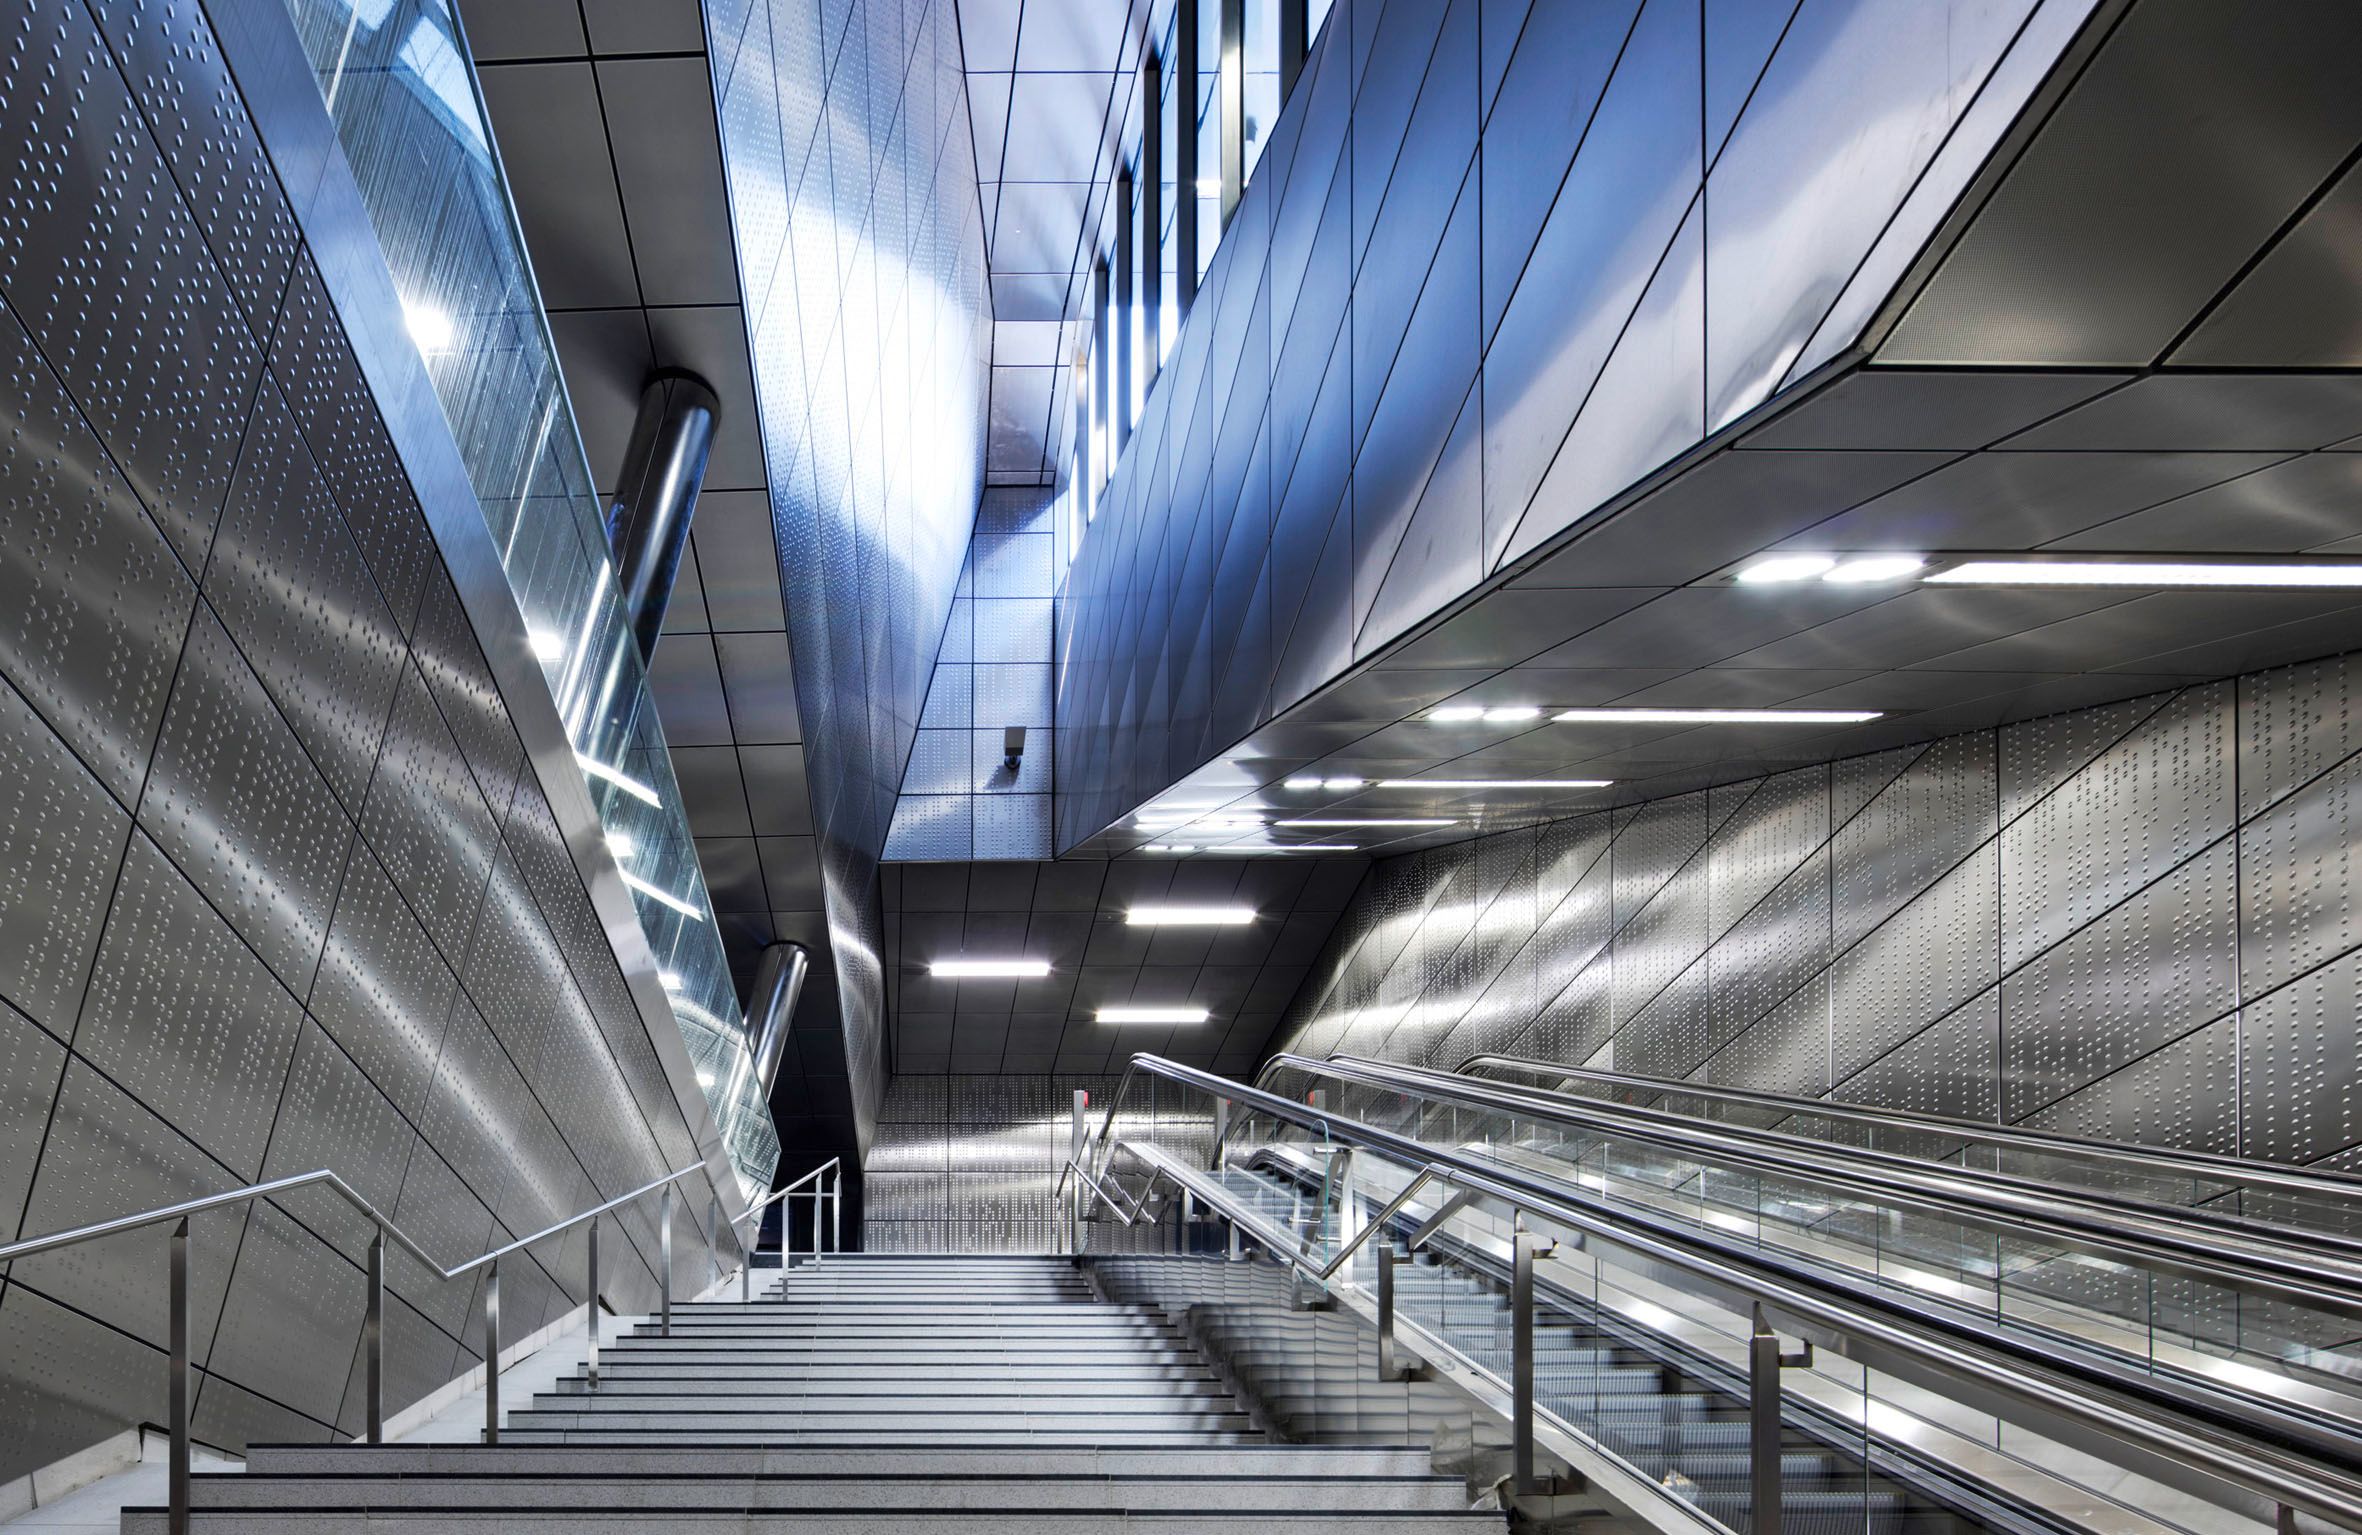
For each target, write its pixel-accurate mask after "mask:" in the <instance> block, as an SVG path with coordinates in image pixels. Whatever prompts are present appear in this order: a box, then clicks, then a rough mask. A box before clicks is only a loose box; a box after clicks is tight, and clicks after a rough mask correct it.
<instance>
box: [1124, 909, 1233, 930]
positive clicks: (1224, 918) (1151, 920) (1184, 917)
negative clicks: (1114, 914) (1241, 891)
mask: <svg viewBox="0 0 2362 1535" xmlns="http://www.w3.org/2000/svg"><path fill="white" fill-rule="evenodd" d="M1254 920H1255V908H1254V907H1252V906H1135V907H1133V908H1132V909H1131V910H1129V911H1127V912H1125V913H1124V921H1126V922H1128V923H1130V924H1131V925H1132V926H1133V927H1239V926H1242V925H1244V924H1246V923H1249V922H1252V921H1254Z"/></svg>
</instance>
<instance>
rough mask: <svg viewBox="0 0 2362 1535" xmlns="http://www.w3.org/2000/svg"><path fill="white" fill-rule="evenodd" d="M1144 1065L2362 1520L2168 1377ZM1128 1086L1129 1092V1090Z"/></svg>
mask: <svg viewBox="0 0 2362 1535" xmlns="http://www.w3.org/2000/svg"><path fill="white" fill-rule="evenodd" d="M1142 1070H1145V1071H1148V1072H1150V1073H1151V1074H1153V1075H1156V1076H1159V1077H1163V1078H1165V1079H1166V1080H1169V1081H1174V1082H1178V1083H1181V1084H1183V1085H1185V1086H1188V1087H1192V1088H1194V1089H1196V1090H1198V1091H1201V1092H1204V1093H1207V1094H1209V1095H1213V1096H1216V1097H1223V1098H1229V1099H1231V1100H1233V1101H1235V1102H1243V1103H1246V1104H1248V1105H1249V1106H1250V1107H1252V1108H1254V1109H1256V1110H1257V1111H1259V1112H1261V1113H1265V1114H1268V1115H1270V1116H1272V1117H1274V1118H1277V1119H1281V1120H1285V1121H1287V1122H1289V1123H1292V1124H1295V1125H1297V1126H1298V1127H1299V1128H1304V1127H1306V1126H1308V1125H1309V1124H1310V1123H1311V1122H1312V1121H1313V1120H1315V1119H1318V1120H1319V1121H1320V1122H1321V1123H1322V1124H1323V1125H1324V1127H1325V1128H1326V1129H1327V1131H1328V1133H1329V1134H1330V1135H1331V1136H1332V1137H1333V1138H1334V1139H1335V1140H1337V1141H1339V1142H1342V1143H1343V1144H1345V1145H1348V1146H1351V1147H1355V1148H1357V1149H1366V1150H1368V1151H1370V1152H1372V1153H1374V1154H1377V1155H1379V1156H1383V1157H1386V1158H1388V1159H1389V1160H1391V1161H1393V1162H1395V1163H1396V1164H1397V1165H1399V1166H1403V1167H1420V1168H1422V1169H1424V1168H1426V1167H1429V1166H1432V1167H1434V1168H1435V1169H1437V1172H1438V1175H1439V1176H1441V1177H1442V1178H1443V1179H1444V1180H1445V1181H1448V1182H1449V1183H1451V1184H1453V1185H1455V1186H1456V1187H1458V1188H1461V1189H1464V1190H1469V1191H1472V1192H1474V1193H1477V1194H1481V1195H1485V1196H1488V1197H1490V1198H1493V1199H1495V1200H1498V1201H1500V1202H1502V1203H1505V1204H1508V1205H1510V1206H1511V1207H1513V1208H1515V1209H1518V1210H1522V1211H1525V1212H1527V1213H1529V1214H1533V1215H1537V1216H1540V1217H1543V1218H1545V1219H1547V1220H1549V1221H1552V1222H1554V1223H1557V1224H1559V1225H1562V1226H1565V1227H1568V1228H1570V1229H1572V1230H1574V1231H1576V1232H1579V1233H1581V1234H1582V1236H1583V1237H1584V1238H1585V1239H1586V1240H1596V1241H1599V1242H1602V1243H1605V1244H1608V1245H1610V1246H1613V1247H1615V1248H1618V1249H1621V1250H1623V1251H1625V1252H1628V1253H1630V1254H1632V1255H1633V1256H1634V1257H1636V1258H1638V1259H1639V1260H1640V1261H1641V1262H1642V1263H1643V1264H1644V1265H1646V1266H1648V1267H1649V1268H1650V1269H1651V1270H1652V1271H1653V1272H1655V1273H1657V1274H1658V1275H1659V1276H1661V1277H1664V1278H1667V1279H1672V1280H1676V1281H1685V1282H1686V1284H1687V1286H1688V1287H1691V1288H1693V1289H1694V1290H1695V1291H1696V1293H1700V1294H1705V1295H1710V1296H1712V1297H1714V1298H1716V1299H1718V1300H1723V1301H1730V1302H1735V1303H1743V1304H1752V1305H1761V1306H1764V1307H1767V1308H1769V1309H1771V1310H1773V1311H1775V1312H1777V1313H1779V1314H1780V1316H1781V1317H1782V1318H1783V1319H1785V1320H1787V1321H1789V1322H1791V1323H1796V1322H1802V1323H1804V1324H1806V1325H1804V1326H1802V1327H1798V1328H1793V1329H1792V1330H1795V1331H1798V1332H1801V1333H1803V1334H1805V1335H1807V1336H1809V1337H1812V1338H1813V1339H1814V1340H1815V1341H1816V1342H1819V1343H1821V1344H1822V1345H1823V1346H1826V1347H1829V1348H1832V1349H1833V1350H1835V1351H1836V1352H1839V1353H1842V1354H1844V1355H1846V1356H1847V1357H1849V1358H1852V1359H1855V1360H1856V1361H1858V1362H1860V1363H1863V1364H1865V1365H1867V1366H1870V1367H1872V1368H1878V1369H1884V1370H1890V1371H1894V1372H1896V1373H1900V1374H1904V1375H1905V1376H1906V1377H1908V1378H1912V1379H1915V1380H1919V1381H1921V1382H1925V1381H1928V1380H1930V1379H1933V1380H1936V1381H1938V1382H1940V1385H1939V1387H1938V1389H1941V1390H1944V1391H1947V1392H1949V1393H1951V1394H1952V1396H1953V1398H1954V1399H1955V1400H1959V1401H1963V1402H1966V1403H1968V1404H1969V1405H1971V1406H1972V1407H1978V1408H1980V1410H1989V1409H1985V1408H1984V1407H1983V1404H1985V1403H1988V1402H1990V1403H2007V1404H2010V1405H2011V1406H2013V1407H2015V1408H2017V1409H2019V1410H2020V1412H2021V1413H2022V1414H2024V1415H2026V1416H2030V1417H2032V1418H2033V1419H2034V1420H2036V1422H2037V1423H2038V1424H2039V1423H2058V1424H2067V1425H2072V1426H2075V1427H2079V1428H2082V1429H2085V1430H2089V1431H2091V1432H2094V1433H2097V1434H2099V1435H2100V1436H2102V1437H2104V1438H2106V1439H2108V1440H2109V1441H2111V1442H2112V1443H2115V1444H2117V1445H2119V1446H2122V1447H2124V1448H2125V1449H2126V1450H2128V1451H2129V1452H2130V1453H2131V1456H2132V1458H2133V1459H2134V1460H2135V1461H2136V1462H2137V1464H2136V1465H2135V1467H2134V1469H2136V1470H2138V1471H2140V1472H2142V1474H2146V1475H2152V1476H2160V1477H2162V1478H2164V1479H2166V1480H2169V1481H2171V1480H2175V1479H2176V1477H2177V1473H2178V1471H2179V1470H2180V1469H2181V1468H2190V1469H2194V1470H2196V1471H2197V1472H2199V1473H2200V1474H2201V1476H2203V1477H2204V1478H2207V1479H2210V1480H2211V1481H2212V1482H2214V1483H2215V1484H2217V1485H2218V1486H2219V1487H2222V1488H2228V1489H2230V1490H2232V1491H2233V1492H2234V1493H2237V1494H2245V1495H2249V1496H2254V1497H2259V1498H2261V1499H2263V1500H2265V1501H2266V1502H2267V1503H2271V1504H2277V1505H2279V1506H2281V1507H2285V1508H2289V1509H2293V1510H2294V1511H2296V1512H2297V1513H2301V1514H2306V1515H2309V1516H2311V1517H2314V1518H2319V1519H2326V1520H2330V1521H2332V1522H2334V1523H2338V1524H2342V1525H2345V1526H2347V1527H2349V1528H2353V1529H2362V1479H2357V1478H2355V1477H2352V1476H2348V1475H2345V1474H2343V1473H2340V1472H2336V1471H2332V1470H2328V1469H2326V1468H2324V1467H2322V1466H2320V1465H2317V1464H2315V1463H2313V1462H2311V1461H2309V1460H2307V1459H2306V1458H2305V1457H2304V1456H2303V1455H2302V1454H2301V1453H2297V1452H2293V1451H2291V1450H2289V1449H2287V1448H2284V1447H2283V1446H2282V1445H2281V1444H2278V1443H2272V1442H2268V1441H2266V1440H2264V1439H2261V1438H2259V1437H2258V1436H2257V1435H2256V1433H2255V1432H2254V1424H2253V1423H2252V1422H2248V1421H2236V1420H2234V1419H2233V1418H2232V1417H2231V1415H2229V1414H2215V1413H2210V1412H2207V1411H2204V1410H2203V1408H2202V1407H2201V1408H2200V1409H2198V1410H2192V1408H2191V1407H2190V1406H2188V1405H2187V1403H2186V1401H2181V1400H2176V1399H2174V1398H2171V1397H2169V1396H2168V1395H2167V1393H2166V1392H2165V1391H2164V1390H2163V1389H2161V1388H2154V1387H2153V1388H2150V1389H2146V1390H2144V1389H2142V1388H2141V1383H2140V1382H2139V1381H2138V1380H2137V1379H2132V1380H2127V1379H2124V1378H2120V1377H2117V1376H2115V1375H2113V1374H2111V1373H2109V1372H2107V1371H2105V1370H2103V1369H2100V1368H2099V1367H2097V1366H2094V1365H2091V1364H2088V1363H2085V1362H2083V1361H2079V1360H2076V1359H2073V1358H2071V1357H2065V1356H2060V1355H2058V1354H2056V1353H2055V1352H2050V1353H2046V1352H2044V1351H2043V1350H2041V1349H2038V1348H2037V1347H2035V1346H2034V1345H2032V1344H2029V1343H2025V1342H2021V1341H2019V1340H2015V1339H2011V1338H2008V1337H2005V1336H2000V1335H1997V1334H1995V1333H1991V1332H1983V1333H1980V1332H1978V1331H1976V1330H1973V1329H1972V1328H1970V1327H1969V1326H1967V1325H1966V1324H1964V1323H1962V1322H1960V1321H1959V1320H1957V1319H1954V1318H1950V1317H1947V1316H1945V1315H1943V1314H1942V1313H1940V1312H1936V1311H1932V1310H1926V1309H1921V1308H1917V1307H1912V1306H1905V1305H1903V1304H1901V1303H1900V1301H1899V1300H1897V1299H1890V1298H1888V1297H1885V1296H1882V1295H1880V1294H1877V1293H1875V1292H1865V1291H1859V1290H1855V1289H1853V1288H1850V1287H1845V1286H1841V1285H1838V1284H1836V1283H1833V1282H1831V1281H1830V1280H1829V1279H1827V1278H1826V1277H1824V1276H1821V1275H1818V1274H1815V1273H1813V1272H1811V1271H1809V1270H1807V1269H1805V1268H1803V1267H1801V1266H1799V1265H1795V1264H1792V1263H1789V1262H1787V1261H1785V1260H1783V1259H1782V1258H1780V1257H1779V1256H1777V1255H1776V1254H1772V1253H1767V1252H1763V1251H1760V1250H1755V1249H1750V1248H1746V1247H1745V1246H1744V1245H1743V1244H1738V1243H1727V1242H1723V1241H1720V1240H1718V1239H1716V1238H1715V1237H1713V1236H1712V1235H1710V1234H1708V1233H1701V1232H1694V1231H1688V1230H1683V1229H1680V1228H1678V1227H1660V1226H1659V1225H1658V1224H1657V1223H1655V1222H1653V1221H1649V1220H1646V1219H1635V1218H1632V1217H1629V1216H1619V1217H1617V1218H1615V1219H1610V1218H1608V1217H1606V1216H1604V1215H1602V1214H1600V1213H1599V1212H1597V1211H1594V1210H1591V1209H1589V1208H1586V1206H1585V1203H1584V1202H1583V1199H1582V1196H1581V1194H1580V1191H1579V1190H1576V1191H1572V1192H1571V1193H1570V1191H1569V1190H1568V1189H1567V1188H1566V1187H1565V1186H1563V1185H1562V1184H1559V1183H1558V1182H1557V1181H1556V1180H1551V1179H1547V1178H1544V1177H1542V1176H1540V1175H1538V1174H1535V1173H1533V1172H1531V1171H1528V1170H1526V1169H1523V1168H1518V1167H1513V1166H1509V1165H1505V1164H1497V1163H1492V1162H1490V1161H1480V1160H1479V1159H1476V1158H1472V1157H1468V1156H1465V1155H1462V1154H1460V1153H1457V1152H1452V1151H1448V1150H1439V1149H1437V1148H1434V1147H1431V1146H1427V1145H1424V1144H1422V1143H1420V1142H1417V1141H1414V1140H1411V1139H1410V1138H1408V1137H1405V1136H1401V1135H1398V1134H1396V1133H1394V1132H1392V1131H1389V1130H1384V1129H1381V1128H1379V1127H1377V1126H1374V1125H1367V1124H1362V1123H1359V1122H1357V1121H1353V1120H1348V1119H1343V1118H1340V1117H1339V1116H1337V1115H1336V1114H1334V1113H1333V1112H1328V1111H1321V1112H1317V1113H1316V1112H1315V1111H1313V1110H1311V1109H1309V1108H1308V1107H1306V1106H1305V1105H1302V1104H1298V1103H1295V1102H1292V1101H1291V1100H1289V1099H1286V1098H1282V1097H1280V1096H1279V1095H1277V1094H1274V1093H1269V1092H1265V1091H1263V1090H1262V1089H1260V1088H1254V1087H1249V1086H1246V1085H1245V1084H1243V1083H1237V1082H1232V1081H1230V1080H1228V1079H1226V1078H1223V1077H1219V1076H1215V1075H1214V1074H1213V1073H1211V1072H1204V1071H1200V1070H1198V1069H1197V1068H1195V1067H1190V1066H1183V1065H1181V1064H1179V1063H1178V1062H1174V1061H1168V1060H1164V1059H1163V1058H1161V1057H1158V1056H1154V1055H1150V1054H1146V1053H1142V1054H1139V1055H1135V1056H1133V1058H1132V1061H1131V1064H1130V1067H1129V1068H1127V1070H1126V1073H1125V1077H1126V1080H1129V1078H1130V1077H1131V1076H1132V1075H1133V1074H1134V1073H1135V1072H1137V1071H1142ZM1118 1091H1119V1095H1120V1092H1121V1089H1120V1087H1119V1090H1118ZM1102 1139H1104V1136H1103V1137H1102ZM1160 1160H1162V1161H1164V1162H1165V1163H1166V1164H1168V1168H1169V1170H1168V1171H1167V1173H1166V1176H1168V1177H1171V1178H1173V1179H1175V1180H1176V1181H1182V1182H1183V1183H1184V1186H1185V1187H1187V1186H1190V1182H1189V1181H1185V1180H1195V1179H1198V1178H1200V1177H1202V1175H1197V1174H1194V1173H1191V1172H1189V1171H1188V1170H1187V1169H1182V1168H1179V1167H1178V1166H1173V1165H1171V1159H1170V1158H1161V1159H1160ZM1198 1197H1200V1198H1204V1199H1207V1200H1208V1201H1209V1202H1214V1194H1213V1192H1212V1190H1211V1189H1210V1188H1209V1189H1205V1190H1200V1191H1198ZM1372 1224H1373V1225H1377V1224H1380V1223H1378V1222H1373V1223H1372ZM1278 1255H1279V1256H1281V1257H1283V1258H1286V1259H1287V1261H1289V1262H1290V1264H1291V1266H1293V1267H1296V1268H1298V1269H1300V1270H1302V1269H1305V1268H1307V1266H1308V1262H1307V1260H1304V1259H1303V1258H1301V1256H1300V1255H1295V1254H1290V1253H1288V1252H1286V1251H1285V1249H1284V1248H1283V1249H1281V1250H1279V1251H1278ZM2169 1403H2170V1404H2171V1405H2168V1404H2169ZM2021 1421H2022V1419H2021ZM2285 1429H2286V1430H2287V1432H2285V1434H2284V1437H2285V1438H2286V1439H2287V1440H2288V1441H2289V1442H2293V1443H2302V1442H2304V1441H2305V1440H2306V1439H2307V1438H2308V1437H2314V1438H2317V1437H2318V1436H2317V1435H2311V1436H2309V1435H2307V1434H2305V1433H2304V1432H2303V1431H2302V1427H2301V1425H2298V1424H2287V1425H2285ZM2038 1431H2039V1430H2038Z"/></svg>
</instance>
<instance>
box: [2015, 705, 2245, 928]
mask: <svg viewBox="0 0 2362 1535" xmlns="http://www.w3.org/2000/svg"><path fill="white" fill-rule="evenodd" d="M2231 704H2232V686H2231V684H2229V683H2217V684H2213V685H2211V686H2208V687H2203V688H2193V689H2190V690H2189V691H2188V692H2186V693H2183V694H2182V695H2180V696H2179V697H2177V698H2175V699H2174V700H2173V701H2172V702H2171V703H2169V704H2167V705H2166V706H2165V707H2164V708H2162V709H2160V710H2158V711H2157V713H2156V714H2155V715H2154V716H2152V717H2151V718H2150V719H2148V720H2146V721H2144V722H2143V723H2142V724H2141V725H2140V726H2139V727H2137V728H2136V729H2135V730H2134V731H2133V732H2132V733H2131V734H2130V735H2128V736H2126V737H2125V739H2124V740H2123V741H2121V742H2120V743H2118V744H2117V745H2116V746H2114V747H2111V748H2110V749H2109V750H2108V751H2106V752H2105V753H2103V754H2101V755H2100V756H2099V757H2098V758H2097V759H2095V760H2094V761H2093V762H2092V763H2091V764H2090V765H2089V766H2087V767H2085V768H2084V769H2083V770H2082V771H2081V772H2079V773H2077V774H2076V775H2075V776H2074V778H2073V779H2071V780H2069V781H2068V782H2067V783H2065V784H2063V785H2061V786H2060V787H2059V788H2058V789H2056V790H2054V791H2052V792H2051V793H2050V794H2048V795H2045V796H2044V797H2043V798H2042V800H2041V801H2040V802H2039V803H2037V804H2036V805H2035V806H2034V807H2033V808H2032V809H2030V810H2028V811H2027V812H2026V814H2025V815H2023V816H2021V817H2019V818H2018V819H2017V820H2015V821H2013V822H2011V823H2010V825H2009V827H2008V829H2007V830H2006V831H2004V832H2003V833H2002V834H2001V846H2002V856H2003V859H2004V861H2005V863H2006V864H2007V865H2008V867H2009V870H2010V873H2009V874H2008V875H2007V876H2006V877H2005V878H2004V880H2003V882H2002V901H2003V907H2004V910H2003V932H2004V935H2005V936H2004V939H2003V943H2002V958H2003V960H2004V962H2005V963H2008V964H2011V965H2017V964H2022V963H2023V962H2024V961H2025V960H2026V959H2027V958H2028V957H2030V956H2031V955H2033V954H2034V953H2037V952H2039V951H2040V950H2042V949H2044V948H2046V947H2048V946H2049V945H2051V944H2053V943H2056V942H2057V941H2058V940H2059V939H2061V938H2063V937H2065V936H2066V935H2067V934H2068V933H2070V932H2072V931H2074V930H2076V929H2077V928H2080V927H2082V926H2084V925H2085V924H2087V923H2089V922H2091V921H2092V920H2093V919H2094V918H2096V917H2097V916H2098V915H2099V914H2100V913H2102V912H2104V911H2106V910H2108V909H2109V908H2111V907H2113V906H2115V905H2116V904H2117V903H2118V902H2120V901H2122V900H2123V899H2124V898H2125V897H2127V896H2129V895H2130V894H2132V893H2133V892H2134V891H2136V890H2139V889H2141V888H2143V887H2144V886H2146V885H2148V884H2150V883H2152V882H2153V881H2155V880H2156V879H2157V878H2158V877H2159V876H2160V875H2162V874H2163V873H2164V872H2165V871H2166V870H2167V869H2170V868H2172V867H2173V866H2174V865H2176V864H2178V863H2180V862H2181V861H2182V860H2183V859H2185V858H2188V857H2189V856H2190V855H2191V854H2192V853H2194V852H2196V851H2197V850H2198V849H2199V848H2201V847H2204V846H2206V845H2207V844H2208V843H2210V842H2213V841H2214V840H2215V839H2217V838H2219V837H2221V836H2223V835H2224V834H2225V833H2227V832H2229V831H2230V830H2231V827H2232V824H2233V807H2232V796H2231V758H2232V731H2233V725H2232V720H2231ZM2013 728H2017V729H2023V728H2027V727H2023V726H2019V727H2013ZM2068 847H2071V848H2073V849H2075V855H2074V857H2073V858H2071V859H2069V858H2059V857H2057V856H2055V850H2056V849H2059V848H2068Z"/></svg>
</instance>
